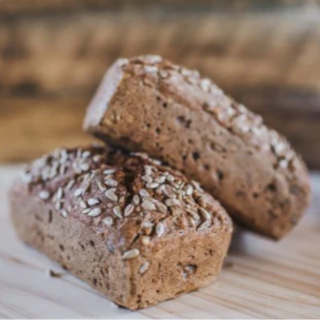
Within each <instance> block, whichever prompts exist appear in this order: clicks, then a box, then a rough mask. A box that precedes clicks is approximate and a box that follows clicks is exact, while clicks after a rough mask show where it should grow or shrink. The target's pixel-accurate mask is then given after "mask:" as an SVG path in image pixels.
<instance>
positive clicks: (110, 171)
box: [103, 169, 116, 175]
mask: <svg viewBox="0 0 320 320" xmlns="http://www.w3.org/2000/svg"><path fill="white" fill-rule="evenodd" d="M115 172H116V170H115V169H107V170H104V171H103V174H104V175H108V174H113V173H115Z"/></svg>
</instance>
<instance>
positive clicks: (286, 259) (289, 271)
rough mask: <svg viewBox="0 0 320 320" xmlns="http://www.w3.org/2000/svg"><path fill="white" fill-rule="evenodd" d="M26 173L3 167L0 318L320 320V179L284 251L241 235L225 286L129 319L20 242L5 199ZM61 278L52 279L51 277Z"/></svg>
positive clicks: (282, 247) (221, 281)
mask: <svg viewBox="0 0 320 320" xmlns="http://www.w3.org/2000/svg"><path fill="white" fill-rule="evenodd" d="M20 171H21V167H16V166H1V167H0V176H1V180H0V202H1V203H2V207H1V208H2V209H1V211H0V243H1V245H0V317H4V318H17V317H18V318H75V317H76V318H88V317H90V318H101V317H103V318H172V319H179V318H186V319H190V318H229V319H230V318H259V319H262V318H308V319H310V318H319V316H320V269H319V261H320V251H319V250H318V244H319V241H320V212H319V207H320V174H319V173H318V174H316V173H315V174H313V176H312V187H313V202H312V206H311V208H310V209H309V211H308V213H307V215H306V217H305V218H304V219H303V220H302V221H301V224H300V225H298V226H297V228H296V229H295V230H294V231H293V232H292V233H291V234H290V235H288V236H287V238H285V239H284V240H282V241H281V242H279V243H276V242H271V241H269V240H265V239H262V238H259V237H256V236H254V235H251V234H249V233H244V232H241V233H238V234H237V235H236V236H235V237H234V240H233V244H232V247H231V250H230V253H229V256H228V258H227V262H226V264H225V267H224V269H223V272H222V274H221V276H220V278H219V280H218V281H217V282H216V283H215V284H212V285H209V286H208V287H206V288H203V289H201V290H199V291H196V292H193V293H190V294H186V295H183V296H182V297H180V298H178V299H175V300H172V301H167V302H164V303H161V304H159V305H158V306H155V307H152V308H149V309H146V310H142V311H140V312H130V311H127V310H125V309H121V308H117V307H116V306H114V305H113V304H112V303H111V302H109V301H108V300H106V299H105V298H103V297H101V296H100V295H99V294H98V293H97V292H95V291H93V289H91V288H89V287H88V286H87V285H86V284H84V283H82V282H81V281H79V280H78V279H76V278H74V277H73V276H71V275H69V274H67V273H65V271H63V270H62V269H61V268H60V267H59V266H57V265H56V264H54V263H52V262H51V261H49V260H48V259H46V258H45V257H44V256H42V255H41V254H39V253H37V252H35V251H34V250H33V249H31V248H29V247H27V246H25V245H24V244H22V243H21V242H20V241H18V239H17V238H16V236H15V234H14V231H13V229H12V227H11V224H10V219H9V208H8V203H7V198H6V192H7V190H8V188H9V186H10V184H11V183H12V180H13V179H14V177H15V176H16V175H17V174H18V173H19V172H20ZM48 269H51V270H54V271H56V272H61V273H62V277H61V278H50V277H48V276H47V275H46V270H48Z"/></svg>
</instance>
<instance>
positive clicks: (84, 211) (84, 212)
mask: <svg viewBox="0 0 320 320" xmlns="http://www.w3.org/2000/svg"><path fill="white" fill-rule="evenodd" d="M90 211H91V209H90V208H88V209H84V210H83V211H82V213H83V214H88V213H89V212H90Z"/></svg>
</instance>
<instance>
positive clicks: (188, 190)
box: [186, 184, 193, 196]
mask: <svg viewBox="0 0 320 320" xmlns="http://www.w3.org/2000/svg"><path fill="white" fill-rule="evenodd" d="M192 194H193V187H192V186H191V185H190V184H188V185H187V187H186V195H187V196H191V195H192Z"/></svg>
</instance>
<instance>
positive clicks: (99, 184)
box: [97, 181, 107, 192]
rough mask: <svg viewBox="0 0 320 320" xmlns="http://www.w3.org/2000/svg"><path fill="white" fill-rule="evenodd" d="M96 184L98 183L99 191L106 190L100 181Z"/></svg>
mask: <svg viewBox="0 0 320 320" xmlns="http://www.w3.org/2000/svg"><path fill="white" fill-rule="evenodd" d="M97 184H98V188H99V190H100V191H101V192H104V191H106V190H107V188H106V186H105V185H104V184H103V183H102V182H100V181H99V182H98V183H97Z"/></svg>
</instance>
